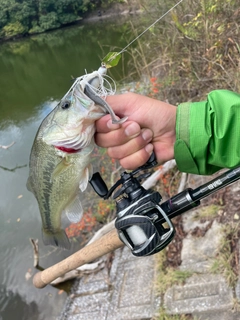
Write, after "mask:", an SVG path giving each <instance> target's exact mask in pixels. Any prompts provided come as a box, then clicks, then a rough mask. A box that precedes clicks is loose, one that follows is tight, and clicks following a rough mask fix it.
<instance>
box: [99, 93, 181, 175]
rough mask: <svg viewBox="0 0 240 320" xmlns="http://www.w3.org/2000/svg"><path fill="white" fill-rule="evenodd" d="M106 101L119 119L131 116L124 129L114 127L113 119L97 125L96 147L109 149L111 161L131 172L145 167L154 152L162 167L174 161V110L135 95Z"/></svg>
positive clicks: (163, 103)
mask: <svg viewBox="0 0 240 320" xmlns="http://www.w3.org/2000/svg"><path fill="white" fill-rule="evenodd" d="M106 100H107V102H108V104H109V105H110V106H111V107H112V109H113V110H114V112H115V113H116V115H118V116H119V117H120V118H122V117H124V116H128V120H127V121H126V122H124V123H123V124H121V125H119V124H112V121H111V117H110V115H106V116H104V117H102V118H101V119H99V120H98V121H96V134H95V141H96V144H97V145H99V146H100V147H104V148H107V149H108V150H107V151H108V155H109V156H110V157H111V158H114V159H118V160H119V161H120V164H121V165H122V166H123V167H124V168H125V169H131V170H133V169H136V168H137V167H139V166H141V165H143V164H145V163H146V162H147V160H148V159H149V157H150V155H151V154H152V152H153V151H154V152H155V155H156V158H157V161H158V162H159V164H161V163H164V162H166V161H168V160H171V159H173V157H174V143H175V140H176V133H175V123H176V107H175V106H173V105H170V104H168V103H165V102H162V101H159V100H156V99H152V98H149V97H146V96H142V95H139V94H135V93H126V94H121V95H113V96H108V97H107V99H106Z"/></svg>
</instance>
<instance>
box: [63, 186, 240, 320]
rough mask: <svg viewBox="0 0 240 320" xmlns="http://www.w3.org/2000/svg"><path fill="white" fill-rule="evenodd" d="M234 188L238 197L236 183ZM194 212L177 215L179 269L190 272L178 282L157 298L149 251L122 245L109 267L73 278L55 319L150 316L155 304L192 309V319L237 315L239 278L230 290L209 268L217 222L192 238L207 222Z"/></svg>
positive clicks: (141, 319)
mask: <svg viewBox="0 0 240 320" xmlns="http://www.w3.org/2000/svg"><path fill="white" fill-rule="evenodd" d="M236 188H238V189H239V190H237V192H239V196H240V183H239V184H238V185H235V189H236ZM196 214H197V209H196V210H195V211H192V212H187V213H185V214H184V215H183V228H184V231H185V232H187V236H186V238H185V239H184V240H183V247H182V252H181V259H182V263H181V266H180V267H179V268H180V269H181V270H188V271H192V273H193V274H192V276H191V277H190V278H188V279H187V280H186V282H185V284H184V285H174V286H173V287H171V288H169V289H168V290H167V291H166V293H165V294H164V297H163V298H162V300H161V299H160V297H158V296H157V295H156V292H155V286H154V282H156V271H155V259H154V256H150V257H145V258H136V257H134V256H133V255H132V254H131V253H130V251H129V250H128V248H126V247H125V248H123V249H119V250H117V251H116V252H115V257H114V259H113V263H112V266H111V268H110V270H109V271H108V270H107V268H104V269H102V270H101V271H99V272H98V273H97V274H91V275H88V276H84V277H82V278H81V279H80V280H77V281H76V284H75V287H74V289H73V294H72V295H71V296H70V297H69V298H68V300H67V301H66V305H65V307H64V310H63V312H62V315H61V316H60V318H59V320H81V319H84V320H150V319H157V316H156V315H157V314H158V312H159V308H160V306H164V307H165V310H166V313H168V314H169V315H177V314H178V315H182V314H192V315H193V317H194V319H197V320H239V319H240V312H239V311H234V303H235V302H236V301H237V300H238V302H239V301H240V280H239V281H238V283H237V286H236V288H235V289H234V290H233V289H231V288H229V287H228V285H227V282H226V280H225V279H224V277H223V276H222V275H219V274H211V273H210V272H209V267H210V266H211V264H212V262H213V259H214V258H215V257H216V253H217V248H218V246H219V243H220V241H221V238H222V236H223V234H222V231H221V225H220V224H219V223H218V222H217V221H214V222H213V223H212V224H211V227H210V228H209V229H208V231H206V233H205V235H204V236H201V237H196V236H194V235H192V233H191V231H193V230H194V229H195V228H196V227H198V228H200V229H205V228H206V226H207V223H208V222H201V221H198V220H196ZM209 226H210V225H209ZM205 230H207V229H205ZM169 319H170V318H169Z"/></svg>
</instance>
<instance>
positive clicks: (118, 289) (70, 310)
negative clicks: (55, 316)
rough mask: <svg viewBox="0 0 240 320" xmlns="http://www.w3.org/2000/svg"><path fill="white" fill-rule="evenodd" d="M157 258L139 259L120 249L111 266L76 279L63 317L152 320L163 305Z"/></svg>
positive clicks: (125, 249)
mask: <svg viewBox="0 0 240 320" xmlns="http://www.w3.org/2000/svg"><path fill="white" fill-rule="evenodd" d="M154 277H155V265H154V257H148V258H136V257H134V256H133V255H132V254H131V252H130V250H129V249H128V248H126V247H125V248H123V249H118V250H116V252H115V257H114V260H113V263H112V266H111V270H110V272H108V270H107V268H104V269H103V270H101V271H99V272H98V273H97V274H90V275H86V276H84V277H82V278H81V279H80V280H79V281H77V282H76V284H75V287H74V288H73V292H74V293H73V294H72V295H71V296H70V297H69V298H68V300H67V301H66V306H65V308H64V312H63V313H62V315H61V317H60V318H59V319H61V320H82V319H84V320H121V319H124V320H140V319H142V320H143V319H144V320H147V319H152V317H153V316H154V314H155V313H156V312H157V311H158V308H159V299H158V298H157V297H156V296H155V293H154Z"/></svg>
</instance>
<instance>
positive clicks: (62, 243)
mask: <svg viewBox="0 0 240 320" xmlns="http://www.w3.org/2000/svg"><path fill="white" fill-rule="evenodd" d="M42 237H43V243H44V244H45V245H52V246H57V247H60V248H63V249H67V250H70V248H71V243H70V241H69V239H68V237H67V235H66V232H65V231H64V230H59V231H58V232H54V233H53V232H49V231H48V230H45V229H42Z"/></svg>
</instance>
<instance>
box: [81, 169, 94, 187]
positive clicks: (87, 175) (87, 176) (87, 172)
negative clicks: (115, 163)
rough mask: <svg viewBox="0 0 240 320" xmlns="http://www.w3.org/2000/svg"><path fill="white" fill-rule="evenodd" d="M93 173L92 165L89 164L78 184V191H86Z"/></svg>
mask: <svg viewBox="0 0 240 320" xmlns="http://www.w3.org/2000/svg"><path fill="white" fill-rule="evenodd" d="M92 173H93V169H92V165H91V164H89V165H88V167H87V168H85V170H84V172H83V175H82V178H81V180H80V182H79V189H80V190H81V191H82V192H83V191H85V190H86V189H87V185H88V181H89V180H90V179H91V177H92Z"/></svg>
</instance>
